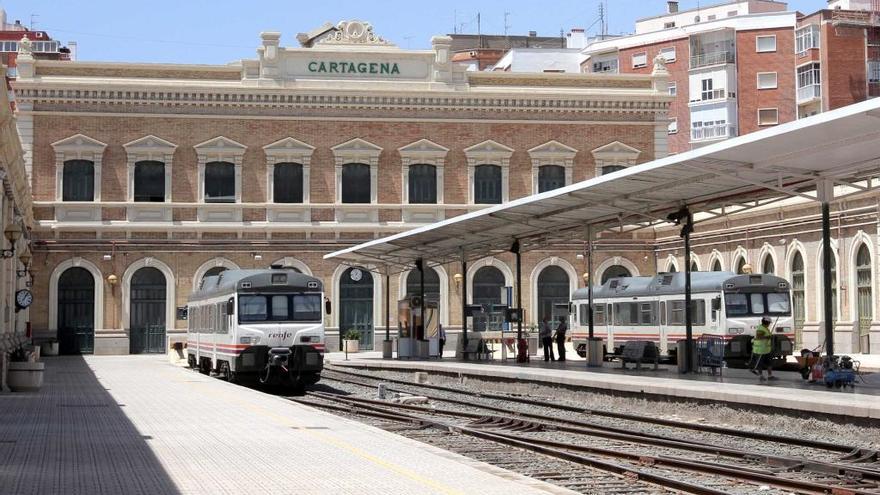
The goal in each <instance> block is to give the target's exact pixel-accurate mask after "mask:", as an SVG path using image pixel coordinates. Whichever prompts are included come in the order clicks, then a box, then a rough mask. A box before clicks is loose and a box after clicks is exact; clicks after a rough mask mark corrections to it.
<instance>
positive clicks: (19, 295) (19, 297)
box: [15, 289, 34, 309]
mask: <svg viewBox="0 0 880 495" xmlns="http://www.w3.org/2000/svg"><path fill="white" fill-rule="evenodd" d="M33 301H34V295H33V294H31V291H29V290H27V289H22V290H20V291H18V292H16V293H15V304H17V305H18V307H19V308H22V309H24V308H26V307H28V306H30V305H31V303H32V302H33Z"/></svg>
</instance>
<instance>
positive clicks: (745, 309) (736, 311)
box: [724, 294, 749, 316]
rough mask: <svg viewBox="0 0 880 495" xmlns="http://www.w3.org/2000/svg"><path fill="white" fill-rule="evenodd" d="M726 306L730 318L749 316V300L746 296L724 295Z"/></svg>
mask: <svg viewBox="0 0 880 495" xmlns="http://www.w3.org/2000/svg"><path fill="white" fill-rule="evenodd" d="M724 304H725V306H727V315H728V316H743V315H747V314H749V300H748V298H747V297H746V295H745V294H724Z"/></svg>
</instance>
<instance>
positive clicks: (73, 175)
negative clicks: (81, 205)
mask: <svg viewBox="0 0 880 495" xmlns="http://www.w3.org/2000/svg"><path fill="white" fill-rule="evenodd" d="M61 200H62V201H94V200H95V163H94V162H92V161H89V160H67V161H66V162H64V172H63V177H62V180H61Z"/></svg>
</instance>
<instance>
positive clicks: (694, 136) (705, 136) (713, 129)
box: [691, 124, 736, 143]
mask: <svg viewBox="0 0 880 495" xmlns="http://www.w3.org/2000/svg"><path fill="white" fill-rule="evenodd" d="M735 136H736V126H735V125H733V124H721V125H710V126H703V127H692V128H691V142H694V143H696V142H700V141H711V140H713V139H727V138H729V137H735Z"/></svg>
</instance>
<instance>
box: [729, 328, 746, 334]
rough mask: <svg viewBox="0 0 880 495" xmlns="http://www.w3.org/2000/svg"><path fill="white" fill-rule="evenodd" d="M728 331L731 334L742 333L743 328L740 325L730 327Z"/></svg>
mask: <svg viewBox="0 0 880 495" xmlns="http://www.w3.org/2000/svg"><path fill="white" fill-rule="evenodd" d="M727 333H729V334H731V335H742V333H743V328H740V327H735V328H728V329H727Z"/></svg>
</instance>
